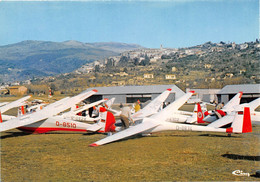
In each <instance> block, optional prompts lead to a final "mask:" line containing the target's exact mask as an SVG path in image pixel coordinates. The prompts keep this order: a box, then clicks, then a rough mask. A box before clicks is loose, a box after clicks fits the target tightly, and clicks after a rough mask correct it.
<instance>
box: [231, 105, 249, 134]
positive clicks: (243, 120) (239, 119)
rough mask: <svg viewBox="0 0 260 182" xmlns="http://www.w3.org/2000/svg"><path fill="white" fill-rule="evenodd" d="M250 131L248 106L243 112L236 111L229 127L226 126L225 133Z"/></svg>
mask: <svg viewBox="0 0 260 182" xmlns="http://www.w3.org/2000/svg"><path fill="white" fill-rule="evenodd" d="M249 132H252V122H251V116H250V108H249V107H245V108H244V112H243V111H239V112H237V113H236V115H235V118H234V121H233V123H232V125H231V128H227V133H249Z"/></svg>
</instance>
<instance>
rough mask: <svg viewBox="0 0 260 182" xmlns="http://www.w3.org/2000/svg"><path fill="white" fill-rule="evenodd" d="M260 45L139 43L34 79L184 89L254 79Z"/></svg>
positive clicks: (57, 85)
mask: <svg viewBox="0 0 260 182" xmlns="http://www.w3.org/2000/svg"><path fill="white" fill-rule="evenodd" d="M259 49H260V44H259V42H258V41H256V42H248V43H243V44H235V43H224V42H220V43H211V42H207V43H205V44H202V45H198V46H194V47H188V48H181V49H172V48H161V49H138V50H132V51H126V52H123V53H121V54H120V55H119V56H112V57H109V58H107V59H103V60H100V61H97V62H96V63H95V64H85V65H83V66H82V67H81V68H79V69H77V70H75V71H74V72H72V73H69V74H61V75H58V76H56V77H50V78H48V77H46V78H44V79H36V80H34V81H33V82H32V83H33V84H40V85H46V88H47V86H51V87H52V88H53V90H57V91H58V90H59V91H61V92H62V93H66V92H67V93H70V92H73V91H80V90H82V89H84V88H87V87H95V86H117V85H154V84H176V85H177V86H179V87H180V88H181V89H183V90H185V88H223V87H224V86H225V85H229V84H255V83H259V81H260V79H259V55H260V54H259Z"/></svg>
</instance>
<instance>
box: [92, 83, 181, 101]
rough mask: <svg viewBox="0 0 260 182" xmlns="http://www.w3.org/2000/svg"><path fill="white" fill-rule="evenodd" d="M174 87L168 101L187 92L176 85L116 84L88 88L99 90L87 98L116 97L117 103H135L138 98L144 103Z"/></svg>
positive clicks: (95, 99) (93, 99)
mask: <svg viewBox="0 0 260 182" xmlns="http://www.w3.org/2000/svg"><path fill="white" fill-rule="evenodd" d="M169 88H172V91H171V94H170V95H169V97H168V98H167V100H166V102H173V101H174V100H175V99H176V98H179V97H180V96H182V95H183V94H185V93H184V92H183V91H182V90H181V89H180V88H178V87H177V86H176V85H147V86H117V87H116V86H114V87H95V88H89V89H87V90H92V89H96V90H98V92H97V93H96V94H94V95H93V96H91V97H90V98H89V99H87V100H88V101H90V102H94V101H97V100H101V99H104V98H107V99H111V98H113V97H115V103H134V102H136V101H137V100H138V99H139V100H140V101H141V102H142V103H144V102H146V101H149V100H153V99H154V98H156V97H157V96H158V95H160V94H161V93H162V92H163V91H165V90H167V89H169Z"/></svg>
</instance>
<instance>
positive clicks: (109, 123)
mask: <svg viewBox="0 0 260 182" xmlns="http://www.w3.org/2000/svg"><path fill="white" fill-rule="evenodd" d="M115 123H116V120H115V117H114V115H113V114H112V113H111V112H109V111H108V112H107V117H106V126H105V132H115V129H116V127H115Z"/></svg>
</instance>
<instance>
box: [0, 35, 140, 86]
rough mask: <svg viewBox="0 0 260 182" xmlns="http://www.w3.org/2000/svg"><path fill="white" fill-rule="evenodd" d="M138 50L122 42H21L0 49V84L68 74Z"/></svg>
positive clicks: (133, 45)
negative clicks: (123, 53)
mask: <svg viewBox="0 0 260 182" xmlns="http://www.w3.org/2000/svg"><path fill="white" fill-rule="evenodd" d="M138 48H141V46H139V45H135V44H125V43H115V42H111V43H82V42H78V41H65V42H50V41H31V40H28V41H23V42H19V43H16V44H11V45H6V46H0V81H2V82H6V81H14V80H25V79H32V78H34V77H39V76H51V75H57V74H61V73H68V72H72V71H74V70H75V69H77V68H79V67H81V66H82V65H83V64H86V63H90V62H93V61H95V60H99V59H104V58H106V57H109V56H116V55H118V54H119V53H121V52H123V51H127V50H133V49H138Z"/></svg>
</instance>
